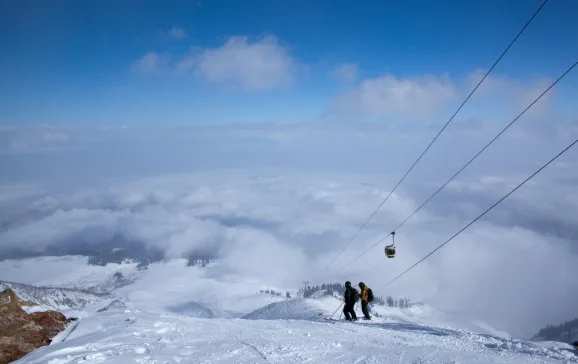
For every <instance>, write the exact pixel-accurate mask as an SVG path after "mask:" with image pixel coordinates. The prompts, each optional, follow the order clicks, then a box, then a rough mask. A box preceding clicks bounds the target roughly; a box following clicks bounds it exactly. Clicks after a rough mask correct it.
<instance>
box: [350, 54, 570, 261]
mask: <svg viewBox="0 0 578 364" xmlns="http://www.w3.org/2000/svg"><path fill="white" fill-rule="evenodd" d="M576 65H578V61H576V62H574V64H573V65H572V66H570V67H569V68H568V69H567V70H566V72H564V73H563V74H562V75H561V76H560V77H558V79H557V80H556V81H554V82H553V83H552V84H551V85H550V86H549V87H548V88H547V89H546V90H545V91H544V92H542V93H541V94H540V96H538V97H537V98H536V99H534V101H532V103H530V105H528V107H526V108H525V109H524V110H523V111H522V112H521V113H520V114H518V116H516V117H515V118H514V120H512V121H511V122H510V123H509V124H508V125H506V127H504V128H503V129H502V131H500V132H499V133H498V134H497V135H496V136H495V137H494V138H493V139H492V140H490V142H489V143H488V144H486V146H484V147H483V148H482V149H481V150H480V151H479V152H478V153H477V154H476V155H474V156H473V158H472V159H470V160H469V162H467V163H466V164H465V165H464V166H463V167H462V168H460V169H459V170H458V171H457V172H456V173H455V174H454V175H453V176H452V177H451V178H450V179H448V180H447V181H446V183H444V184H443V185H442V186H441V187H440V188H438V190H437V191H436V192H434V194H433V195H431V196H430V197H429V198H428V199H427V200H425V202H424V203H422V204H421V206H419V207H418V208H417V209H416V210H415V211H414V212H412V213H411V214H410V215H409V216H408V217H407V218H406V219H405V220H403V221H402V222H401V224H399V225H398V226H397V227H396V228H395V229H393V231H392V232H393V233H395V232H396V231H397V230H398V229H400V228H401V227H402V226H403V225H404V224H405V223H406V222H407V221H408V220H409V219H411V218H412V217H413V216H414V215H415V214H416V213H417V212H418V211H419V210H421V209H422V208H423V207H424V206H425V205H426V204H427V203H428V202H429V201H430V200H431V199H432V198H434V197H435V196H436V195H437V194H438V193H439V192H440V191H441V190H443V189H444V188H445V187H446V186H447V185H448V184H449V183H450V182H451V181H452V180H453V179H454V178H456V177H457V176H458V175H459V174H460V173H461V172H462V171H463V170H464V169H466V167H467V166H469V165H470V164H471V163H472V162H473V161H474V160H475V159H476V158H477V157H478V156H480V154H482V153H483V152H484V151H485V150H486V149H487V148H488V147H489V146H490V145H491V144H492V143H493V142H494V141H496V139H498V138H499V137H500V136H501V135H502V134H503V133H504V132H505V131H506V130H508V129H509V128H510V127H511V126H512V125H513V124H514V123H515V122H516V121H518V119H520V117H522V115H524V114H525V113H526V112H527V111H528V110H530V108H531V107H532V106H534V104H535V103H536V102H538V101H539V100H540V99H541V98H542V97H543V96H544V95H545V94H546V93H548V91H550V90H551V89H552V88H553V87H554V86H555V85H556V84H557V83H558V82H559V81H560V80H562V79H563V78H564V77H565V76H566V75H567V74H568V73H569V72H570V71H572V70H573V69H574V67H576ZM391 234H392V233H389V234H388V235H386V236H385V237H384V238H382V239H381V240H379V241H378V242H377V243H375V244H374V245H373V246H371V247H370V248H369V249H367V250H366V251H365V252H363V253H362V254H361V255H359V256H357V257H356V258H355V259H353V260H352V261H350V262H349V263H347V264H345V265H344V266H343V267H341V269H343V268H345V267H347V266H348V265H349V264H351V263H353V262H355V261H356V260H357V259H359V258H361V257H362V256H364V255H365V254H367V253H368V252H369V251H370V250H372V249H373V248H375V247H376V246H377V245H379V244H380V243H381V242H383V241H384V240H385V239H387V237H388V236H390V235H391Z"/></svg>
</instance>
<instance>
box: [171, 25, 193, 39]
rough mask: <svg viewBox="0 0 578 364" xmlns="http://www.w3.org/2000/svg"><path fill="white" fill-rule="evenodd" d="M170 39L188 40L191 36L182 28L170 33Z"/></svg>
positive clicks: (175, 28)
mask: <svg viewBox="0 0 578 364" xmlns="http://www.w3.org/2000/svg"><path fill="white" fill-rule="evenodd" d="M169 37H171V38H173V39H179V40H182V39H186V38H188V37H189V35H188V34H187V32H186V30H184V29H183V28H181V27H176V26H175V27H173V28H172V29H171V30H170V32H169Z"/></svg>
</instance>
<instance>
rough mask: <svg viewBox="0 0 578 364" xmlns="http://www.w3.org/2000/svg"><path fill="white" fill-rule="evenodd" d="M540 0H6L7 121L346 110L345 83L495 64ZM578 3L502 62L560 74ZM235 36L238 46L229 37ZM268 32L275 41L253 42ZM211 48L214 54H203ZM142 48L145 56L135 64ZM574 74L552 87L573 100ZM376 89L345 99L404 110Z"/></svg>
mask: <svg viewBox="0 0 578 364" xmlns="http://www.w3.org/2000/svg"><path fill="white" fill-rule="evenodd" d="M541 2H542V1H541V0H540V1H538V0H528V1H521V0H516V1H513V0H510V1H497V0H492V1H468V2H458V1H445V2H429V1H418V0H410V1H389V2H378V1H359V2H355V3H353V2H346V1H340V2H329V1H315V2H312V1H277V0H275V1H261V0H254V1H204V0H200V1H173V2H171V5H170V6H167V4H166V3H165V2H161V1H156V2H153V1H148V2H139V1H123V2H116V1H94V2H76V1H55V2H41V1H31V2H27V3H26V4H25V5H24V4H22V3H21V2H19V1H12V0H10V1H4V2H3V3H2V5H0V6H1V7H2V11H0V24H1V25H0V29H1V35H0V37H2V40H1V42H0V53H1V54H2V55H3V56H2V57H1V58H0V77H1V79H2V80H3V81H2V82H1V84H0V92H1V94H2V95H3V96H2V97H1V98H0V109H1V111H0V122H1V123H4V124H14V123H16V124H18V123H67V124H70V123H98V124H116V123H123V124H134V123H137V124H138V123H173V124H174V123H178V124H181V123H240V122H316V121H319V120H322V119H323V118H322V116H323V115H326V114H327V112H328V111H329V112H331V111H333V114H336V113H337V114H339V115H341V114H344V113H342V107H341V106H343V105H339V107H335V104H336V99H338V98H339V95H342V94H343V93H344V92H346V91H347V90H350V91H351V92H354V93H355V91H356V90H357V91H358V93H359V90H360V88H361V87H360V86H361V85H363V82H364V81H367V80H372V79H378V78H379V77H382V76H383V75H384V74H386V73H389V74H391V75H392V76H393V77H395V81H396V82H395V84H394V85H393V86H395V85H397V86H400V85H403V82H404V81H405V80H410V81H411V82H413V81H415V80H416V79H420V77H423V76H424V75H432V76H435V77H442V75H443V74H445V73H447V75H448V77H449V79H450V81H449V82H451V83H452V85H454V86H455V85H459V84H460V82H465V80H466V78H467V76H468V75H469V74H471V73H472V72H474V71H475V70H476V69H478V68H487V67H489V66H491V64H492V63H493V61H494V60H495V58H496V57H497V56H498V55H499V54H500V53H501V51H502V50H503V49H504V48H505V46H506V45H507V44H508V42H509V41H510V40H511V39H512V37H513V36H514V35H515V34H516V33H517V32H518V30H519V29H520V28H521V27H522V26H523V24H524V23H525V22H526V21H527V19H528V18H529V17H530V16H531V14H532V13H533V12H534V11H535V9H537V8H538V6H539V5H540V4H541ZM577 12H578V3H576V1H572V0H556V1H550V2H549V3H548V4H547V5H546V6H545V8H544V9H543V11H542V13H541V14H539V16H538V17H537V18H536V19H535V21H534V22H533V23H532V24H531V25H530V27H529V28H528V29H527V31H526V32H525V33H524V34H523V36H522V37H521V38H520V39H519V41H518V43H516V45H515V46H514V47H513V48H512V49H511V51H510V53H509V54H508V55H507V56H506V58H504V60H503V62H502V63H501V64H500V65H499V66H498V68H497V69H496V70H495V73H496V76H498V75H502V76H504V75H506V76H507V78H508V80H509V81H508V82H513V81H512V80H515V81H516V82H522V83H524V82H530V81H531V80H532V77H534V76H536V75H538V76H542V77H548V78H550V79H553V78H556V77H558V75H559V74H561V73H562V72H563V71H564V70H565V68H567V67H568V66H569V65H570V64H571V63H572V62H574V61H575V60H576V59H577V57H578V50H577V47H576V34H578V24H576V23H575V21H574V20H573V17H574V18H575V14H576V13H577ZM235 37H237V38H235ZM243 37H247V38H243ZM264 37H269V38H264ZM231 39H236V40H237V43H235V44H237V45H238V46H237V47H229V48H227V47H226V44H227V42H229V41H231ZM263 39H269V40H270V41H268V42H266V45H265V46H264V47H262V48H259V47H258V45H259V44H260V42H263ZM223 49H225V51H223V52H218V51H219V50H223ZM207 52H209V53H210V52H217V55H216V56H215V57H216V58H215V57H213V58H210V57H208V58H203V56H207V54H208V53H207ZM239 52H240V53H239ZM260 52H265V53H266V54H267V55H268V56H267V57H265V58H261V60H262V61H263V60H264V62H262V63H259V64H258V63H257V61H256V60H255V58H252V57H257V58H259V55H260V54H261V53H260ZM147 54H148V55H149V58H148V59H149V63H141V67H138V66H136V64H137V63H136V62H138V60H142V59H143V57H145V56H146V55H147ZM239 54H241V56H239ZM151 55H154V57H156V59H157V61H156V62H154V66H153V65H152V64H151V63H150V60H151V59H152V58H150V56H151ZM195 57H196V58H195ZM199 57H200V58H199ZM238 57H241V58H238ZM144 59H146V58H144ZM193 59H195V61H192V62H194V64H193V65H189V66H188V67H186V69H185V71H183V72H175V70H176V69H177V67H178V65H179V64H182V65H185V64H186V63H182V62H183V61H186V60H193ZM199 59H201V61H199ZM202 59H204V62H203V61H202ZM238 59H241V61H233V60H238ZM227 62H228V63H227ZM239 62H241V63H242V62H245V63H244V64H245V66H239ZM268 62H273V66H271V65H270V64H269V63H268ZM347 64H349V65H350V66H346V67H344V68H343V72H341V73H339V74H340V75H341V76H342V77H338V76H337V74H336V70H337V69H339V67H340V66H342V65H347ZM353 64H355V66H352V65H353ZM143 65H145V66H143ZM146 65H148V66H146ZM199 65H201V66H199ZM203 65H204V66H203ZM258 67H264V68H265V69H266V70H265V71H263V72H261V70H260V69H259V68H258ZM576 72H578V71H576ZM247 73H249V76H247ZM223 75H224V76H223ZM354 76H355V77H354ZM344 77H345V79H343V78H344ZM223 80H224V81H223ZM412 80H413V81H412ZM577 80H578V78H577V77H576V76H574V77H570V76H569V77H568V79H566V80H565V81H564V83H563V84H561V85H560V87H559V88H557V90H558V92H559V94H561V96H559V97H560V100H561V101H559V102H560V103H561V104H562V105H564V104H566V106H567V108H571V106H568V105H569V100H571V99H572V97H574V96H575V95H573V96H570V95H569V92H570V91H571V89H572V85H576V82H577ZM390 81H391V80H390ZM248 82H249V83H250V84H251V85H253V86H254V87H251V86H250V85H248ZM391 82H392V81H391ZM391 82H389V83H388V82H386V83H385V84H381V86H379V87H386V88H389V89H391V88H392V84H391ZM415 82H418V81H415ZM418 83H419V82H418ZM462 86H463V85H462ZM456 87H459V86H456ZM527 87H528V88H532V87H533V86H531V85H529V86H527ZM542 87H544V86H542ZM425 90H426V91H429V92H432V93H433V94H435V93H436V92H433V91H432V90H431V88H428V87H426V88H425ZM448 92H449V91H448ZM438 93H439V92H438ZM462 93H463V91H456V92H455V94H452V95H450V94H448V95H447V97H446V98H443V99H442V100H437V99H436V100H433V101H432V103H435V104H436V105H438V104H443V105H441V106H440V108H438V107H437V106H436V107H435V108H432V112H434V111H436V112H441V111H446V107H448V108H450V107H452V106H453V107H454V109H455V106H456V105H457V103H458V102H459V101H460V100H459V98H460V97H459V96H461V95H462ZM354 95H355V94H354ZM370 96H371V95H370ZM370 96H368V95H367V94H365V95H364V96H363V97H361V96H360V97H359V100H362V101H359V102H358V104H356V105H353V106H352V105H349V104H348V105H347V108H348V110H349V111H351V115H355V113H356V112H359V110H360V108H361V109H363V111H365V110H366V109H368V108H369V109H371V110H370V112H369V114H372V113H373V115H371V116H372V117H374V119H373V120H375V119H378V120H381V119H392V118H397V117H402V116H405V115H403V114H404V112H405V111H404V110H405V109H404V110H399V111H398V112H396V113H393V114H392V113H390V112H389V111H386V110H383V109H380V110H379V111H376V110H374V109H372V106H368V105H367V102H366V101H367V98H368V97H370ZM348 99H355V97H353V98H349V97H348ZM363 100H365V101H363ZM387 101H388V100H384V104H385V105H387ZM389 101H391V100H389ZM406 101H407V102H408V103H411V102H415V103H418V104H423V102H424V100H423V99H417V100H413V99H412V100H406ZM348 102H349V101H348ZM427 102H429V101H427ZM341 103H342V102H341ZM434 109H435V110H434ZM447 110H449V109H447ZM473 110H475V109H473ZM431 115H433V114H428V113H424V114H423V115H422V114H420V115H411V117H412V118H414V119H416V118H417V119H420V118H424V117H426V116H431ZM440 115H447V112H446V113H445V114H440ZM446 117H447V116H446Z"/></svg>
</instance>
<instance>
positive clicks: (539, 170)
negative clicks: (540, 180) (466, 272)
mask: <svg viewBox="0 0 578 364" xmlns="http://www.w3.org/2000/svg"><path fill="white" fill-rule="evenodd" d="M576 143H578V139H576V140H574V142H572V144H570V145H569V146H567V147H566V148H564V150H562V151H561V152H560V153H558V154H557V155H556V156H555V157H554V158H552V159H550V160H549V161H548V162H547V163H546V164H544V165H542V167H540V168H539V169H538V170H537V171H536V172H534V173H532V175H530V176H529V177H528V178H526V179H525V180H524V181H523V182H522V183H520V184H519V185H518V186H516V187H515V188H514V189H513V190H511V191H510V192H508V193H507V194H506V195H505V196H504V197H502V198H501V199H499V200H498V201H497V202H496V203H494V204H493V205H492V206H490V207H489V208H488V209H487V210H486V211H484V212H483V213H482V214H481V215H479V216H478V217H476V218H475V219H474V220H472V221H471V222H470V223H469V224H467V225H466V226H464V227H463V228H462V229H461V230H459V231H458V232H457V233H455V234H454V235H453V236H452V237H451V238H449V239H448V240H446V241H445V242H444V243H443V244H441V245H440V246H438V247H437V248H435V249H434V250H432V251H431V252H430V253H429V254H428V255H426V256H425V257H423V258H422V259H420V260H419V261H418V262H417V263H415V264H414V265H412V266H411V267H409V268H408V269H406V270H405V271H403V272H402V273H400V274H399V275H398V276H396V277H395V278H394V279H392V280H391V281H389V282H387V283H386V284H385V285H383V286H381V287H379V288H385V287H386V286H388V285H390V284H391V283H393V282H395V281H396V280H397V279H399V278H401V277H402V276H403V275H404V274H406V273H407V272H409V271H410V270H412V269H413V268H414V267H416V266H417V265H418V264H420V263H421V262H423V261H424V260H426V259H427V258H428V257H430V256H431V255H432V254H434V253H435V252H436V251H438V250H439V249H441V248H442V247H443V246H444V245H446V244H447V243H449V242H450V241H452V240H453V239H454V238H455V237H456V236H458V235H459V234H461V233H462V232H463V231H464V230H466V229H467V228H468V227H470V226H471V225H472V224H474V223H475V222H476V221H478V220H479V219H480V218H482V216H484V215H485V214H486V213H488V212H489V211H490V210H492V209H493V208H494V207H496V206H497V205H498V204H499V203H501V202H502V201H503V200H505V199H506V198H507V197H508V196H510V195H511V194H512V193H514V192H515V191H516V190H517V189H518V188H520V187H522V186H523V185H524V184H525V183H526V182H528V181H529V180H530V179H532V178H533V177H534V176H535V175H537V174H538V173H540V172H541V171H542V170H543V169H544V168H546V167H547V166H548V165H549V164H550V163H552V162H554V161H555V160H556V159H558V157H560V156H561V155H562V154H564V153H566V152H567V151H568V150H569V149H570V148H572V147H573V146H574V145H575V144H576Z"/></svg>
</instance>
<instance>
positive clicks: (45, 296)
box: [0, 281, 115, 312]
mask: <svg viewBox="0 0 578 364" xmlns="http://www.w3.org/2000/svg"><path fill="white" fill-rule="evenodd" d="M6 288H12V290H14V292H16V294H17V295H18V296H19V297H20V298H21V299H23V300H25V301H29V302H33V303H35V304H37V305H38V306H39V307H37V308H32V310H56V311H61V312H69V311H71V310H77V311H79V310H83V309H85V308H87V307H88V306H96V305H99V304H102V305H106V304H108V302H110V301H111V300H113V299H114V298H115V297H114V296H113V295H111V294H108V293H92V292H89V291H83V290H76V289H70V288H57V287H36V286H32V285H29V284H22V283H14V282H6V281H0V291H2V290H4V289H6Z"/></svg>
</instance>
